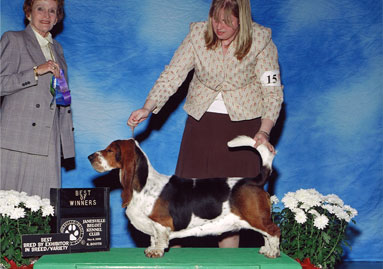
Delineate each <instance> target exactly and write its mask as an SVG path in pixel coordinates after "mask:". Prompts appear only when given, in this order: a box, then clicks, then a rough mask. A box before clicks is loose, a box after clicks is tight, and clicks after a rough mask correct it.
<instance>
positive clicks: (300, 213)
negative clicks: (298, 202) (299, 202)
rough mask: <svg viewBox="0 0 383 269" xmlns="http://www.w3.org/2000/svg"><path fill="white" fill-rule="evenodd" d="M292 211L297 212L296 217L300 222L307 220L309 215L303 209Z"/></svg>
mask: <svg viewBox="0 0 383 269" xmlns="http://www.w3.org/2000/svg"><path fill="white" fill-rule="evenodd" d="M292 212H293V213H294V214H295V216H294V218H295V220H296V221H297V222H298V223H299V224H303V223H305V222H306V221H307V216H306V214H305V212H304V211H303V210H302V209H299V208H296V209H294V210H292Z"/></svg>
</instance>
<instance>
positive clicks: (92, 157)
mask: <svg viewBox="0 0 383 269" xmlns="http://www.w3.org/2000/svg"><path fill="white" fill-rule="evenodd" d="M94 158H96V155H95V154H94V153H93V154H91V155H89V156H88V160H89V161H93V160H94Z"/></svg>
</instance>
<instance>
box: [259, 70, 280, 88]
mask: <svg viewBox="0 0 383 269" xmlns="http://www.w3.org/2000/svg"><path fill="white" fill-rule="evenodd" d="M261 83H262V86H281V78H280V75H279V70H271V71H266V72H265V73H263V74H262V77H261Z"/></svg>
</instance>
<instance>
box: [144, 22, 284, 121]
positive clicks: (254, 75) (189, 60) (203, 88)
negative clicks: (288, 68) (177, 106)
mask: <svg viewBox="0 0 383 269" xmlns="http://www.w3.org/2000/svg"><path fill="white" fill-rule="evenodd" d="M206 27H207V23H206V22H198V23H192V24H191V26H190V32H189V34H188V35H187V36H186V38H185V39H184V41H183V42H182V44H181V45H180V47H179V48H178V49H177V51H176V52H175V54H174V56H173V58H172V60H171V62H170V64H169V65H168V66H166V67H165V70H164V71H163V72H162V73H161V75H160V77H159V78H158V80H157V81H156V83H155V85H154V86H153V88H152V90H151V91H150V93H149V95H148V99H151V100H154V101H155V102H156V109H155V110H154V111H153V113H158V112H159V110H160V109H161V108H162V107H163V105H164V104H165V103H166V101H167V100H168V99H169V97H170V96H171V95H172V94H174V93H175V92H176V91H177V89H178V88H179V86H180V85H181V84H182V83H183V81H184V80H185V78H186V76H187V74H188V73H189V71H190V70H192V69H194V76H193V79H192V81H191V82H190V85H189V90H188V94H187V97H186V102H185V105H184V109H185V111H186V112H187V113H188V114H189V115H190V116H192V117H193V118H195V119H197V120H199V119H200V118H201V117H202V115H203V114H204V113H205V112H206V110H207V109H208V108H209V106H210V105H211V104H212V102H213V101H214V99H215V98H216V96H217V95H218V93H220V92H221V93H222V98H223V101H224V103H225V106H226V109H227V111H228V114H229V116H230V119H231V120H232V121H239V120H249V119H254V118H258V117H262V118H267V119H270V120H272V121H274V123H275V122H276V120H277V118H278V116H279V113H280V109H281V104H282V102H283V86H282V85H281V83H280V72H279V63H278V52H277V49H276V47H275V45H274V43H273V42H272V40H271V30H270V29H269V28H266V27H263V26H261V25H259V24H257V23H253V40H252V46H251V48H250V51H249V53H248V54H247V55H246V56H245V57H244V58H243V59H242V60H241V61H239V60H238V59H237V58H236V56H235V55H234V54H235V47H234V46H235V45H234V46H233V44H231V45H230V47H229V49H228V51H227V53H226V55H225V56H224V55H223V53H222V50H221V48H217V49H215V50H212V49H209V50H208V49H207V48H206V46H205V40H204V32H205V30H206Z"/></svg>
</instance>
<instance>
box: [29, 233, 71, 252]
mask: <svg viewBox="0 0 383 269" xmlns="http://www.w3.org/2000/svg"><path fill="white" fill-rule="evenodd" d="M21 253H22V256H23V257H38V256H43V255H47V254H63V253H70V242H69V234H60V233H58V234H24V235H22V236H21Z"/></svg>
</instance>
